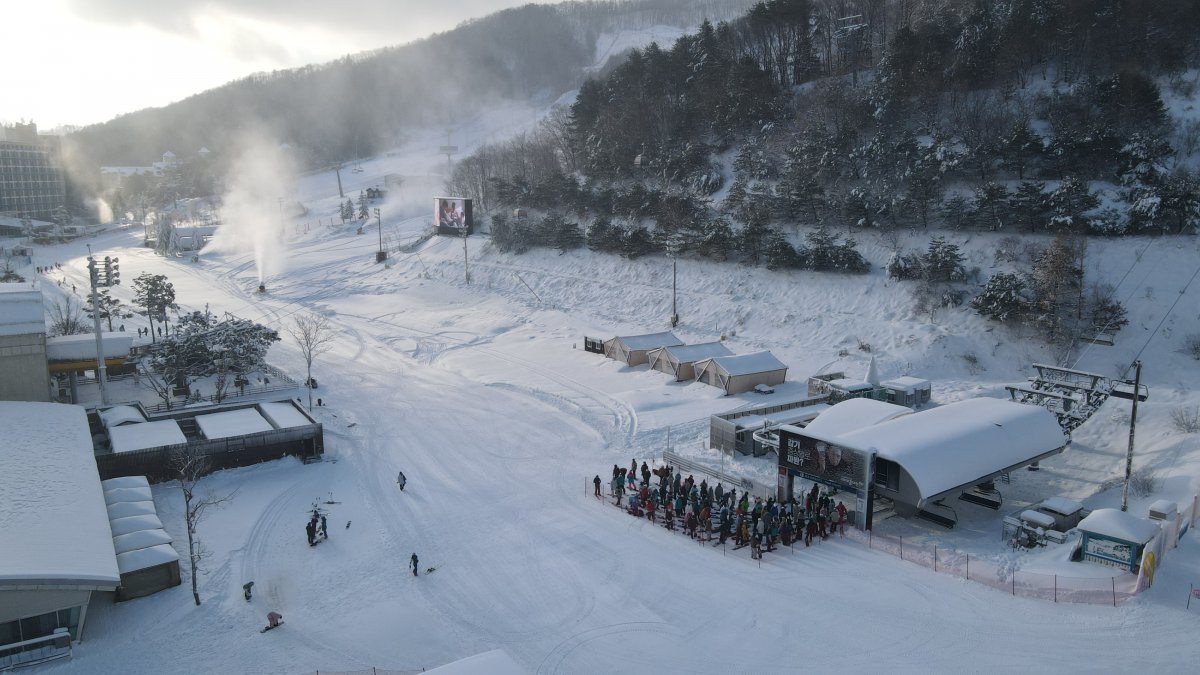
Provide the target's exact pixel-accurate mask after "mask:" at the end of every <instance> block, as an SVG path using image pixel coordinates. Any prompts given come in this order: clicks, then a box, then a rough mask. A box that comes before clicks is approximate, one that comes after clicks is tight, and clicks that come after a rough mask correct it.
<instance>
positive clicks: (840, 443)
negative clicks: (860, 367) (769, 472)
mask: <svg viewBox="0 0 1200 675" xmlns="http://www.w3.org/2000/svg"><path fill="white" fill-rule="evenodd" d="M839 405H844V403H843V404H839ZM862 405H864V404H855V406H862ZM836 408H837V406H834V408H831V409H830V410H831V411H832V410H833V409H836ZM825 414H828V412H827V413H825ZM817 419H818V420H819V419H820V417H818V418H817ZM814 424H815V422H814ZM841 426H842V425H830V426H828V427H827V429H830V430H832V431H839V429H838V428H837V427H841ZM779 433H780V453H779V462H780V473H781V475H784V474H786V475H787V476H788V480H787V481H785V486H784V487H783V488H781V494H780V498H781V499H787V498H790V497H791V496H792V494H791V492H792V480H793V479H794V478H795V477H801V478H804V479H807V480H812V481H814V482H817V483H822V484H825V485H829V486H832V487H836V488H839V489H844V490H846V491H850V492H853V493H855V494H856V495H857V496H858V504H857V506H858V507H859V508H858V509H856V524H857V525H858V526H859V527H869V526H870V513H871V511H872V504H873V502H874V499H876V498H885V499H888V500H889V501H890V502H891V503H892V504H893V507H894V509H895V512H896V513H897V514H898V515H901V516H905V517H910V516H918V515H919V516H922V517H926V518H929V519H930V520H934V521H935V522H939V523H941V524H943V525H947V526H952V525H953V524H954V522H955V520H956V519H955V518H954V517H953V516H952V515H950V516H947V515H944V514H940V513H939V512H938V511H936V510H935V508H936V507H937V505H938V504H939V503H940V502H941V500H943V499H945V498H949V497H958V496H960V495H962V494H964V493H966V492H968V491H971V490H972V489H973V488H974V487H975V486H979V485H983V484H986V483H988V482H990V481H991V480H992V479H994V478H996V477H997V476H1000V475H1001V474H1004V473H1007V472H1010V471H1013V470H1015V469H1018V468H1020V467H1022V466H1028V465H1029V464H1032V463H1034V462H1037V461H1040V460H1042V459H1045V458H1047V457H1050V456H1051V455H1054V454H1057V453H1059V452H1062V450H1063V449H1064V448H1065V447H1066V446H1067V444H1068V443H1069V442H1070V439H1069V438H1068V437H1067V435H1066V434H1065V433H1064V432H1063V430H1062V427H1060V426H1059V424H1058V420H1057V418H1056V417H1055V416H1054V414H1053V413H1051V412H1050V411H1048V410H1046V409H1045V408H1043V407H1041V406H1032V405H1023V404H1020V403H1013V402H1012V401H1006V400H1003V399H993V398H977V399H969V400H966V401H959V402H957V403H951V404H948V405H944V406H940V407H937V408H933V409H930V410H924V411H921V412H916V413H912V414H904V415H899V416H897V417H894V418H891V419H886V420H883V421H879V422H878V423H876V424H871V425H868V426H863V427H861V428H857V429H853V430H850V431H841V432H840V433H826V432H823V431H821V429H820V428H819V427H818V428H814V425H813V424H810V425H809V426H808V427H806V428H804V429H799V428H794V427H792V428H789V427H782V428H781V429H780V431H779Z"/></svg>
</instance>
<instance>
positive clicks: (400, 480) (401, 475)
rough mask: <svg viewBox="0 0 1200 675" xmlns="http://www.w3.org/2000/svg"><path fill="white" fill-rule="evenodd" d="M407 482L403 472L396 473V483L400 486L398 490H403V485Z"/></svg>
mask: <svg viewBox="0 0 1200 675" xmlns="http://www.w3.org/2000/svg"><path fill="white" fill-rule="evenodd" d="M407 484H408V479H407V478H405V477H404V472H403V471H401V472H400V473H398V474H396V485H399V486H400V491H401V492H404V486H405V485H407Z"/></svg>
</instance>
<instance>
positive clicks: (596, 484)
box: [592, 474, 600, 497]
mask: <svg viewBox="0 0 1200 675" xmlns="http://www.w3.org/2000/svg"><path fill="white" fill-rule="evenodd" d="M592 484H593V485H595V486H596V496H597V497H599V496H600V474H596V477H595V478H593V479H592Z"/></svg>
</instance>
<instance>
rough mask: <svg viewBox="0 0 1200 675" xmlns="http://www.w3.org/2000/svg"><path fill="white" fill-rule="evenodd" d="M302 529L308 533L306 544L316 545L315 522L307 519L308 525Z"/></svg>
mask: <svg viewBox="0 0 1200 675" xmlns="http://www.w3.org/2000/svg"><path fill="white" fill-rule="evenodd" d="M304 531H305V532H307V533H308V545H309V546H316V545H317V524H316V523H315V522H313V521H311V520H310V521H308V525H305V526H304Z"/></svg>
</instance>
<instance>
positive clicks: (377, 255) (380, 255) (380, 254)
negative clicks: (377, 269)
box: [371, 207, 387, 262]
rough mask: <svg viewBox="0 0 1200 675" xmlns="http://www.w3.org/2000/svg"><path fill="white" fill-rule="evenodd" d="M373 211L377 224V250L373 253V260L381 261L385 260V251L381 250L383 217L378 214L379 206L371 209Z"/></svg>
mask: <svg viewBox="0 0 1200 675" xmlns="http://www.w3.org/2000/svg"><path fill="white" fill-rule="evenodd" d="M371 210H372V211H374V212H375V222H376V223H377V224H378V225H379V251H378V252H376V253H375V262H383V261H384V260H387V251H385V250H383V217H382V216H380V215H379V208H378V207H376V208H374V209H371Z"/></svg>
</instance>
